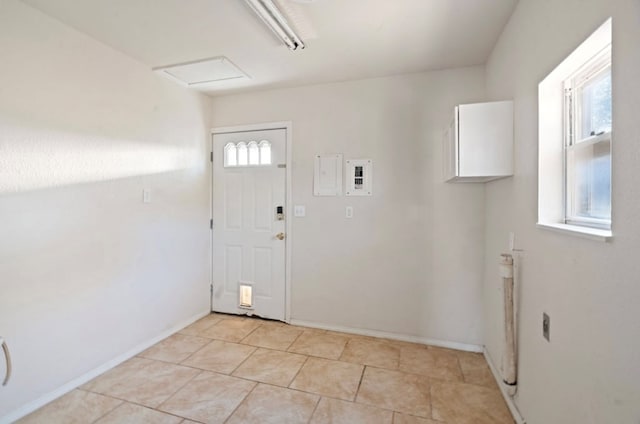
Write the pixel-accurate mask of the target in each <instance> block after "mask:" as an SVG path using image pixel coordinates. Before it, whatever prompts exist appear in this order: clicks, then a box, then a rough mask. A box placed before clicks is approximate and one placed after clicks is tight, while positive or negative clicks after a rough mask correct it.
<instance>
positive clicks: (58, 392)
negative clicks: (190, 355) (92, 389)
mask: <svg viewBox="0 0 640 424" xmlns="http://www.w3.org/2000/svg"><path fill="white" fill-rule="evenodd" d="M210 313H211V311H206V312H200V313H198V314H196V315H194V316H192V317H191V318H189V319H187V320H185V321H183V322H181V323H179V324H176V325H174V326H173V327H171V328H170V329H168V330H166V331H163V332H162V333H161V334H159V335H157V336H156V337H154V338H152V339H150V340H147V341H145V342H143V343H140V344H139V345H137V346H136V347H134V348H133V349H131V350H129V351H127V352H125V353H123V354H122V355H118V356H116V357H115V358H113V359H112V360H110V361H108V362H105V363H104V364H102V365H100V366H99V367H97V368H94V369H92V370H91V371H89V372H87V373H85V374H83V375H81V376H80V377H78V378H75V379H73V380H71V381H70V382H68V383H66V384H64V385H62V386H60V387H58V388H57V389H55V390H53V391H51V392H49V393H47V394H45V395H43V396H40V397H39V398H37V399H35V400H33V401H31V402H29V403H27V404H25V405H23V406H21V407H20V408H18V409H16V410H15V411H13V412H10V413H9V414H7V415H5V416H4V417H0V424H10V423H12V422H14V421H17V420H19V419H20V418H22V417H25V416H27V415H29V414H30V413H32V412H33V411H35V410H36V409H38V408H41V407H43V406H44V405H46V404H48V403H49V402H51V401H53V400H55V399H57V398H59V397H60V396H62V395H65V394H67V393H69V392H70V391H72V390H74V389H76V388H77V387H80V386H82V385H83V384H84V383H86V382H88V381H90V380H92V379H94V378H96V377H97V376H99V375H100V374H103V373H105V372H107V371H109V370H110V369H112V368H115V367H116V366H118V365H120V364H121V363H123V362H124V361H126V360H127V359H130V358H133V357H134V356H136V355H137V354H138V353H140V352H142V351H144V350H146V349H148V348H150V347H151V346H153V345H154V344H156V343H158V342H159V341H160V340H163V339H166V338H167V337H169V336H170V335H172V334H173V333H175V332H177V331H180V330H182V329H183V328H184V327H186V326H187V325H189V324H192V323H194V322H196V321H197V320H199V319H200V318H202V317H205V316H207V315H209V314H210Z"/></svg>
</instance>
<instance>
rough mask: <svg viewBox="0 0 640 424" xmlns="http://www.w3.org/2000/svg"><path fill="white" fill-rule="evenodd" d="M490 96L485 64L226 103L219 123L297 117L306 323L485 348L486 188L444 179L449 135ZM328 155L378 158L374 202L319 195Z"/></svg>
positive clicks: (297, 248)
mask: <svg viewBox="0 0 640 424" xmlns="http://www.w3.org/2000/svg"><path fill="white" fill-rule="evenodd" d="M483 96H484V73H483V69H482V68H481V67H475V68H466V69H459V70H455V71H441V72H432V73H426V74H416V75H408V76H397V77H389V78H378V79H369V80H360V81H352V82H342V83H334V84H324V85H316V86H306V87H301V88H293V89H283V90H272V91H264V92H257V93H250V94H242V95H232V96H225V97H217V98H214V101H213V112H214V113H213V122H214V126H229V125H239V124H252V123H260V122H273V121H288V120H290V121H292V122H293V203H294V204H299V205H306V211H307V216H306V217H305V218H292V219H294V222H293V235H292V237H290V238H288V240H290V241H291V242H292V243H293V264H292V267H293V269H292V318H293V319H294V320H301V321H308V322H312V323H315V324H323V325H329V326H342V327H350V328H354V329H361V330H362V329H364V330H379V331H385V332H391V333H397V334H400V335H405V336H407V335H408V336H414V337H419V338H422V339H427V338H428V339H433V340H441V341H451V342H458V343H466V344H476V345H479V344H482V337H481V334H482V330H481V324H480V321H481V310H482V308H481V297H482V289H481V286H482V269H483V253H482V248H483V243H484V203H483V197H484V187H483V186H482V185H461V184H457V185H456V184H445V183H443V182H442V167H441V139H442V133H443V129H444V128H445V127H446V126H447V124H448V123H449V120H450V119H451V118H452V116H453V107H454V105H455V104H457V103H463V102H472V101H480V100H482V99H483ZM328 153H343V154H344V157H345V159H349V158H351V159H358V158H371V159H373V162H374V182H373V191H374V195H373V197H358V198H354V197H345V196H340V197H314V196H313V195H312V184H313V160H314V155H316V154H328ZM347 205H351V206H353V208H354V217H353V219H351V220H347V219H346V218H345V207H346V206H347Z"/></svg>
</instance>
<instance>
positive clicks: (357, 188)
mask: <svg viewBox="0 0 640 424" xmlns="http://www.w3.org/2000/svg"><path fill="white" fill-rule="evenodd" d="M346 164H347V191H346V195H347V196H371V195H373V162H372V161H371V159H348V160H347V161H346Z"/></svg>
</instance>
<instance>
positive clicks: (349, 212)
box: [344, 206, 353, 218]
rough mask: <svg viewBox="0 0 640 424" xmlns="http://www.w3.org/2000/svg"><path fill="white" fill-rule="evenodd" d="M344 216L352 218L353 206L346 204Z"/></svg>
mask: <svg viewBox="0 0 640 424" xmlns="http://www.w3.org/2000/svg"><path fill="white" fill-rule="evenodd" d="M344 216H345V217H347V218H353V206H347V208H346V209H345V214H344Z"/></svg>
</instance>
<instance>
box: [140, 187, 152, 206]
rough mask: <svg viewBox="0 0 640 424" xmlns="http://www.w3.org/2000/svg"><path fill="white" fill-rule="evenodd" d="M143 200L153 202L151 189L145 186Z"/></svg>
mask: <svg viewBox="0 0 640 424" xmlns="http://www.w3.org/2000/svg"><path fill="white" fill-rule="evenodd" d="M142 202H143V203H151V190H150V189H148V188H145V189H143V190H142Z"/></svg>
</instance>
